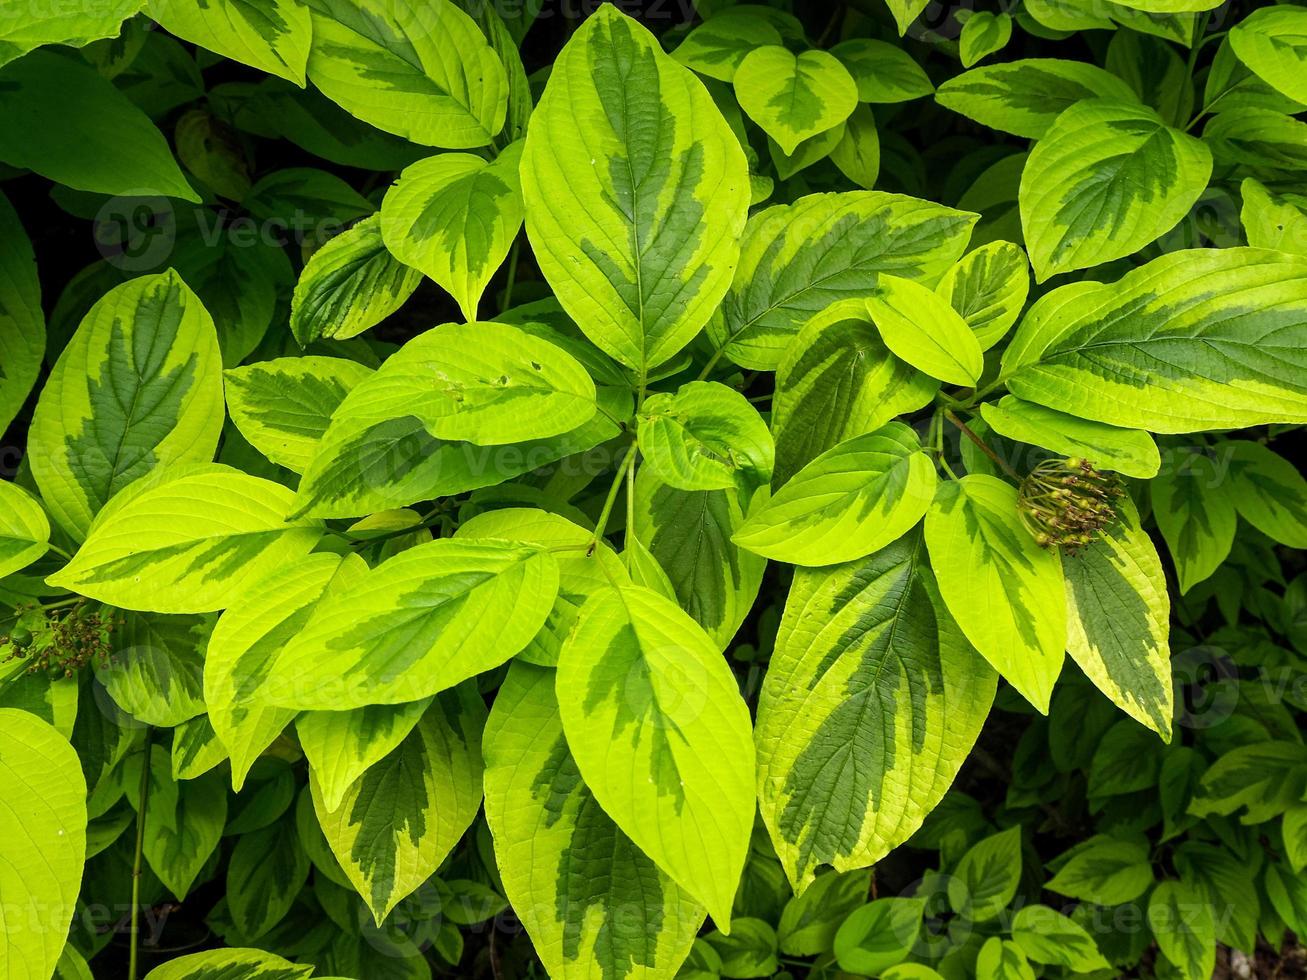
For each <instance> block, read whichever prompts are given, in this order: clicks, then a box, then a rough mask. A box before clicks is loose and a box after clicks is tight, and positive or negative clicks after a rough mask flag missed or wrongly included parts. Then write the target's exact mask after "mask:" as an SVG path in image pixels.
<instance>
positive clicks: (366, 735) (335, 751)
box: [295, 698, 431, 811]
mask: <svg viewBox="0 0 1307 980" xmlns="http://www.w3.org/2000/svg"><path fill="white" fill-rule="evenodd" d="M430 703H431V698H423V699H422V700H420V701H410V702H408V703H407V704H369V705H364V706H363V707H361V708H355V709H354V710H352V711H306V712H304V713H303V714H302V715H300V716H299V718H298V719H297V720H296V722H295V734H296V735H298V736H299V740H300V748H302V749H303V750H304V756H305V758H307V759H308V760H309V768H310V769H311V770H312V771H313V777H314V779H315V780H316V782H317V786H318V791H319V794H320V795H321V797H322V804H323V807H324V808H325V809H326V810H328V811H332V810H336V809H339V807H340V802H341V800H343V799H344V798H345V793H346V792H347V791H348V790H349V788H350V786H352V785H353V784H354V782H355V781H356V780H357V779H358V778H359V777H360V776H362V775H363V773H364V772H366V771H367V770H368V769H369V768H370V767H371V766H373V765H375V764H376V763H378V762H380V761H381V760H382V759H383V758H385V757H386V756H387V755H389V754H390V753H391V751H392V750H393V749H394V748H395V747H396V746H397V745H399V743H400V742H402V741H404V739H405V738H406V737H407V736H408V733H409V732H411V731H412V730H413V726H414V725H416V724H417V723H418V720H419V719H420V718H421V717H422V715H423V713H424V712H425V711H426V710H427V706H428V705H429V704H430Z"/></svg>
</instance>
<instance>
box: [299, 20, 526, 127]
mask: <svg viewBox="0 0 1307 980" xmlns="http://www.w3.org/2000/svg"><path fill="white" fill-rule="evenodd" d="M308 6H309V8H310V9H311V10H312V14H313V48H312V50H311V52H310V54H309V62H308V73H309V78H310V80H312V82H313V84H314V85H316V86H317V87H318V88H319V89H321V90H322V92H323V94H324V95H326V96H327V98H329V99H331V100H332V101H334V102H336V103H338V104H339V105H341V106H342V107H344V108H345V109H347V110H348V111H349V112H350V113H352V114H353V115H355V116H357V117H358V118H360V119H362V120H363V121H364V122H368V123H371V124H372V125H373V126H376V127H377V128H378V129H382V130H385V131H386V132H388V133H394V134H395V135H397V136H403V137H404V138H405V139H409V140H412V141H413V142H414V143H422V144H424V145H427V146H444V147H449V148H450V149H456V150H458V149H470V148H472V147H477V146H485V145H486V144H488V143H489V142H490V141H491V140H492V139H493V138H494V137H495V135H496V134H498V133H499V131H500V130H501V129H502V128H503V125H504V117H505V114H506V112H507V109H508V76H507V74H506V73H505V71H504V65H503V63H502V62H501V61H500V60H499V56H498V55H496V54H495V51H494V49H493V48H492V47H491V46H490V44H489V42H488V41H487V40H486V36H485V35H484V34H483V33H482V32H481V29H480V28H479V27H478V26H477V24H476V21H474V20H473V19H472V18H471V17H469V16H468V15H467V14H466V13H464V12H463V11H462V10H461V9H460V8H459V7H458V5H457V4H455V3H452V2H450V0H420V2H417V0H369V2H367V3H363V2H360V0H311V2H309V3H308Z"/></svg>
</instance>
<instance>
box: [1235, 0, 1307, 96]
mask: <svg viewBox="0 0 1307 980" xmlns="http://www.w3.org/2000/svg"><path fill="white" fill-rule="evenodd" d="M1230 47H1232V48H1233V49H1234V53H1235V54H1236V55H1238V56H1239V60H1240V61H1242V62H1243V63H1244V64H1245V65H1247V66H1248V67H1249V68H1251V69H1252V70H1253V71H1254V72H1256V73H1257V76H1258V77H1259V78H1261V79H1262V80H1263V81H1264V82H1266V84H1267V85H1269V86H1271V88H1273V89H1275V90H1276V91H1277V92H1280V93H1282V94H1284V95H1286V96H1288V97H1289V98H1291V99H1293V100H1294V101H1295V102H1307V81H1305V80H1304V74H1307V12H1304V11H1303V10H1301V9H1299V8H1298V7H1294V6H1284V7H1280V6H1276V7H1263V8H1261V9H1259V10H1254V11H1252V12H1251V13H1249V14H1248V16H1246V17H1244V18H1243V19H1242V20H1240V21H1239V23H1237V24H1235V25H1234V27H1232V28H1231V29H1230Z"/></svg>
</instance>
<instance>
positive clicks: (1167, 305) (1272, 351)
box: [1002, 248, 1307, 432]
mask: <svg viewBox="0 0 1307 980" xmlns="http://www.w3.org/2000/svg"><path fill="white" fill-rule="evenodd" d="M1002 376H1003V377H1004V379H1005V380H1006V381H1007V386H1008V389H1009V390H1010V391H1011V392H1012V393H1013V394H1015V395H1017V396H1018V397H1020V398H1024V399H1026V400H1027V401H1033V402H1038V403H1039V404H1041V405H1047V406H1048V407H1049V408H1055V409H1057V410H1058V411H1061V412H1066V413H1067V414H1070V415H1077V416H1079V417H1081V418H1086V419H1093V420H1095V421H1098V422H1106V423H1108V424H1109V425H1118V426H1122V427H1125V428H1139V429H1147V430H1149V431H1151V432H1193V431H1197V430H1202V429H1224V428H1240V427H1243V426H1249V425H1259V424H1265V423H1268V422H1301V421H1304V420H1307V260H1304V259H1303V258H1300V257H1296V256H1290V255H1286V254H1284V253H1281V252H1269V251H1264V250H1261V249H1252V248H1227V249H1195V250H1192V251H1185V252H1177V253H1174V254H1172V255H1164V256H1162V257H1161V258H1158V259H1154V260H1153V261H1152V262H1149V263H1148V264H1147V265H1145V266H1142V267H1140V268H1139V269H1136V270H1135V271H1133V272H1130V273H1128V274H1126V275H1125V276H1124V277H1123V278H1121V279H1120V280H1118V281H1117V282H1115V283H1111V284H1108V285H1098V284H1096V283H1088V282H1085V283H1074V284H1071V285H1067V286H1062V287H1060V288H1058V289H1055V290H1053V291H1052V292H1050V293H1047V294H1046V295H1045V296H1044V297H1042V298H1041V299H1040V301H1039V302H1038V303H1036V304H1035V305H1034V306H1033V307H1031V309H1030V311H1029V312H1028V313H1027V314H1026V316H1025V318H1024V319H1023V320H1022V322H1021V324H1020V326H1018V328H1017V332H1016V333H1015V334H1014V335H1013V338H1012V342H1011V344H1010V345H1009V346H1008V348H1007V350H1006V351H1005V352H1004V355H1003V371H1002Z"/></svg>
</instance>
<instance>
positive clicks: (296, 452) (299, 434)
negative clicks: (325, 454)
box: [225, 356, 372, 473]
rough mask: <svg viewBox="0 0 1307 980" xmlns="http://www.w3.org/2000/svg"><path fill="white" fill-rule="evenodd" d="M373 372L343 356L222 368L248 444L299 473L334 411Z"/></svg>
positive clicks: (231, 408) (282, 359)
mask: <svg viewBox="0 0 1307 980" xmlns="http://www.w3.org/2000/svg"><path fill="white" fill-rule="evenodd" d="M371 374H372V369H371V368H367V367H364V366H363V365H362V364H359V363H357V362H355V361H349V360H346V359H345V358H343V357H314V356H305V357H280V358H277V359H275V360H271V361H259V362H257V363H255V364H248V365H246V366H244V367H239V368H232V369H231V370H229V371H228V372H227V373H226V375H225V377H226V381H227V384H226V388H227V410H228V411H229V412H230V413H231V420H232V421H233V422H235V423H236V428H237V429H239V430H240V434H241V435H243V436H244V437H245V438H246V439H247V440H248V441H249V443H250V445H251V446H253V447H254V448H255V449H257V450H258V451H259V452H261V453H263V455H264V456H267V457H268V459H270V460H272V462H274V463H277V464H278V465H279V466H284V467H286V468H287V469H289V470H292V471H294V472H296V473H303V472H304V470H305V469H307V468H308V465H309V461H310V460H312V458H313V454H314V453H315V452H316V451H317V447H318V440H319V439H321V438H322V434H323V433H324V432H326V431H327V425H328V423H329V422H330V421H331V416H332V413H333V412H335V411H336V409H337V408H338V407H339V406H340V403H341V402H342V401H344V400H345V396H346V395H348V394H349V393H350V391H351V390H352V389H353V388H354V387H355V386H356V385H358V384H359V383H360V382H361V381H363V380H364V379H365V378H367V377H368V376H369V375H371Z"/></svg>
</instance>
